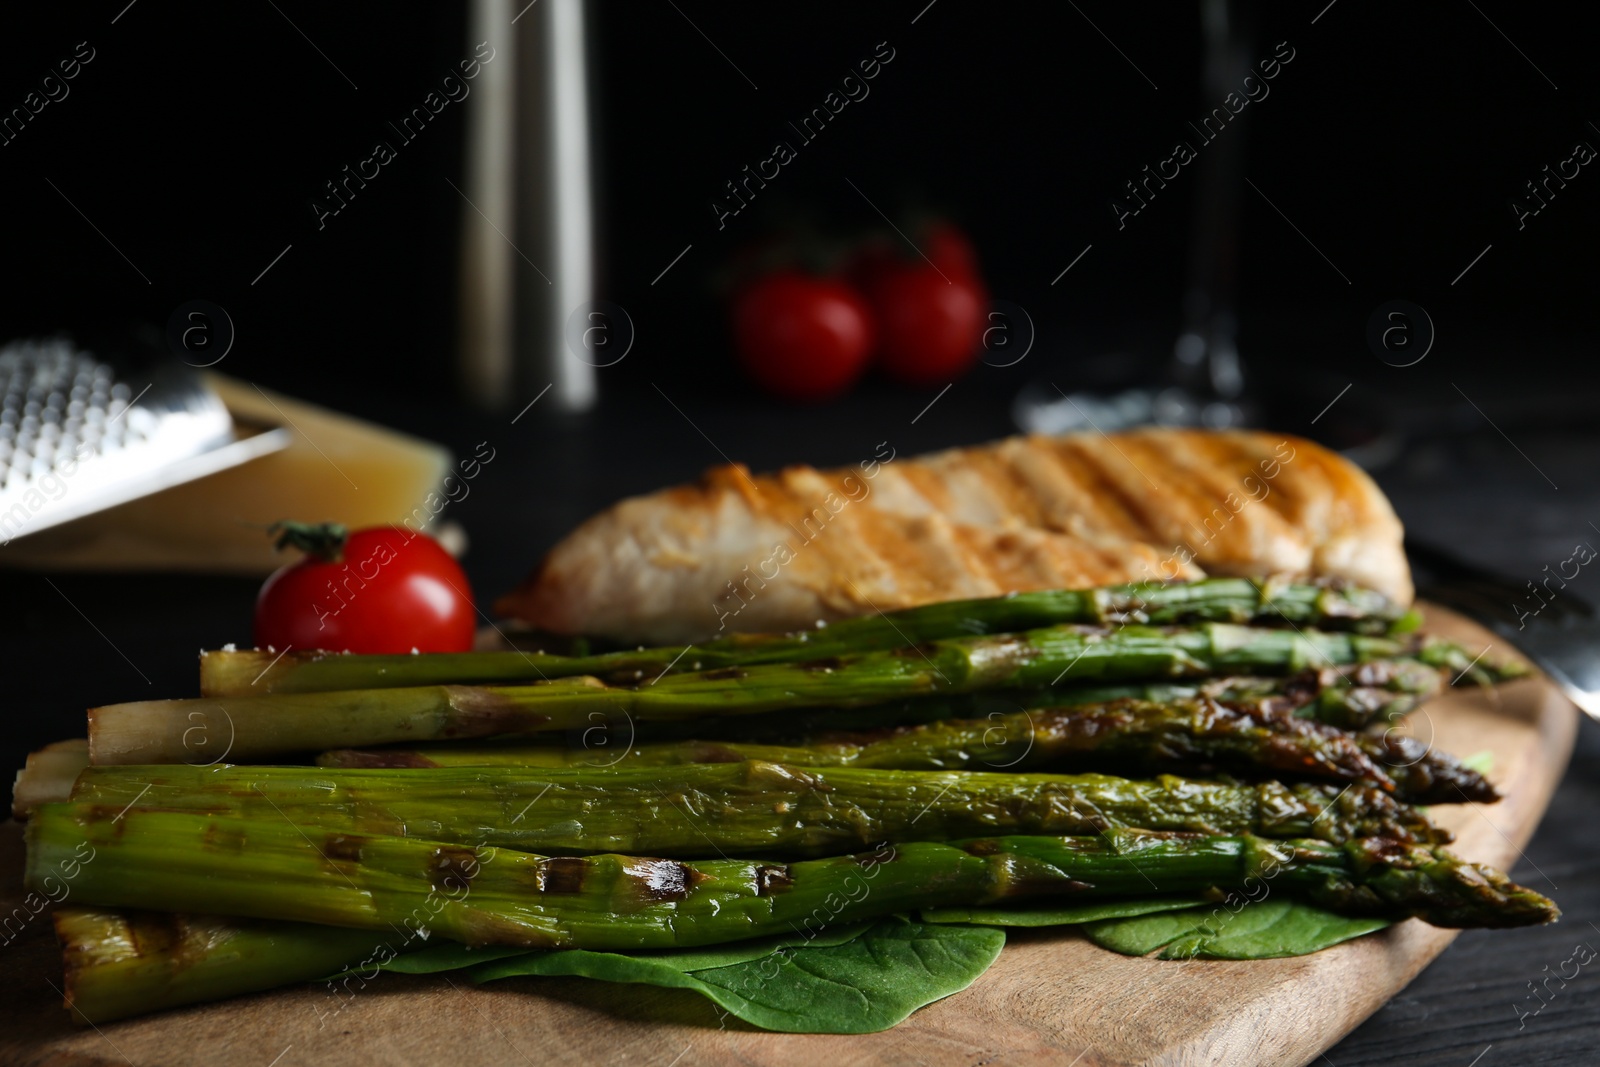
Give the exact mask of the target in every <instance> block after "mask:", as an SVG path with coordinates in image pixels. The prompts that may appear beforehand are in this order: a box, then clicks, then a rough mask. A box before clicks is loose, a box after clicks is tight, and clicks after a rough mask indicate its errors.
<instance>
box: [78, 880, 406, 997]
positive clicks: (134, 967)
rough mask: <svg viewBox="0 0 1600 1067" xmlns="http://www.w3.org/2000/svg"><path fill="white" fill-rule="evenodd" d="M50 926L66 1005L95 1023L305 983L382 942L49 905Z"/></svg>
mask: <svg viewBox="0 0 1600 1067" xmlns="http://www.w3.org/2000/svg"><path fill="white" fill-rule="evenodd" d="M55 926H56V939H57V940H58V941H60V942H61V949H62V959H63V962H64V968H63V969H64V972H65V973H64V974H63V979H64V981H63V983H62V984H63V986H64V991H65V993H66V1007H67V1008H69V1009H71V1011H72V1013H73V1017H74V1018H75V1019H76V1020H77V1021H78V1022H80V1023H84V1024H92V1025H95V1026H98V1025H100V1024H102V1023H106V1022H110V1021H111V1020H113V1019H122V1018H126V1017H127V1016H129V1015H139V1014H142V1013H144V1012H148V1011H159V1010H161V1009H163V1008H175V1007H178V1006H179V1005H182V1004H194V1003H197V1002H199V1001H206V1000H220V999H221V998H223V997H231V996H237V995H238V994H240V993H253V992H256V991H257V990H261V989H272V988H274V987H276V986H281V985H287V984H289V983H291V982H308V981H312V980H314V979H316V978H320V977H322V976H323V975H326V974H332V973H334V972H336V971H338V970H340V969H342V968H344V967H348V966H352V965H355V964H359V963H362V962H363V961H366V960H369V959H370V958H371V957H372V954H373V952H374V951H375V950H378V949H379V947H380V946H381V945H382V944H383V938H382V937H381V936H380V935H379V934H376V933H374V932H372V931H371V930H351V929H345V928H341V927H335V926H315V925H312V924H310V923H284V922H262V921H260V920H254V919H224V918H220V917H217V916H195V915H173V914H169V913H165V912H154V911H130V912H114V911H105V910H101V909H95V908H79V907H65V908H58V909H57V910H56V913H55ZM391 936H392V935H391ZM389 955H391V956H392V955H393V952H390V953H389Z"/></svg>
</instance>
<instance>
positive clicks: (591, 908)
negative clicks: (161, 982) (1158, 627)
mask: <svg viewBox="0 0 1600 1067" xmlns="http://www.w3.org/2000/svg"><path fill="white" fill-rule="evenodd" d="M27 837H28V865H27V881H28V884H29V885H30V886H34V887H37V886H38V885H39V884H40V881H41V880H42V877H43V876H44V875H46V874H48V873H49V872H51V871H52V870H54V869H55V867H56V865H57V864H59V863H61V862H64V861H66V860H67V859H69V858H72V857H74V856H75V855H78V854H79V853H78V852H77V850H79V849H81V848H83V847H84V846H86V845H87V846H88V847H90V848H92V849H93V853H92V855H93V858H92V860H90V861H89V862H85V863H83V864H82V866H81V870H80V871H79V874H78V876H77V878H76V880H75V884H74V893H75V894H76V895H75V898H74V899H78V900H81V901H82V902H83V903H85V904H91V905H100V906H109V907H127V908H139V907H151V906H157V907H161V908H170V909H174V910H178V911H194V912H213V913H218V914H224V915H235V916H242V917H245V918H259V919H279V920H286V921H291V922H314V923H326V924H328V925H333V926H346V927H353V928H358V929H366V930H384V929H388V930H392V931H394V932H396V934H397V936H404V935H403V933H402V932H403V931H406V930H410V931H416V930H418V929H419V928H424V927H425V928H427V929H428V930H430V931H431V932H437V933H438V934H440V935H442V936H444V937H447V938H451V939H453V940H458V941H463V942H465V943H467V944H508V945H517V946H522V947H526V948H540V949H545V948H589V949H612V950H617V949H621V950H627V949H667V948H681V947H691V946H696V945H707V944H715V943H718V942H724V941H730V940H740V939H744V938H750V937H760V936H763V935H768V934H773V933H779V932H790V931H793V930H796V929H812V928H820V927H823V926H826V925H828V924H830V923H846V922H855V921H859V920H863V919H868V918H874V917H877V916H881V915H888V914H894V913H897V912H903V911H906V910H909V909H912V908H931V907H956V906H962V905H967V906H973V905H981V904H990V903H995V902H998V901H1003V900H1012V899H1018V898H1024V897H1033V898H1039V897H1070V898H1072V899H1089V898H1106V897H1129V896H1144V895H1150V894H1167V893H1172V894H1176V893H1190V892H1206V891H1211V890H1216V889H1228V888H1233V887H1238V886H1241V885H1243V884H1244V881H1245V879H1246V878H1249V877H1257V878H1263V879H1270V880H1271V881H1272V883H1273V884H1274V886H1275V887H1277V886H1281V887H1282V888H1283V889H1284V890H1285V891H1287V892H1289V893H1290V894H1293V895H1296V896H1301V897H1304V898H1305V899H1307V900H1310V901H1312V902H1314V903H1317V904H1319V905H1321V906H1323V907H1326V908H1329V909H1330V910H1332V911H1336V912H1339V913H1341V914H1346V915H1363V916H1367V915H1370V916H1378V917H1382V918H1389V919H1401V918H1407V917H1416V918H1421V919H1424V920H1426V921H1428V922H1431V923H1433V924H1435V925H1440V926H1495V927H1501V926H1523V925H1530V924H1534V923H1542V922H1549V921H1551V920H1552V919H1554V918H1555V917H1556V916H1557V915H1558V914H1559V912H1558V911H1557V909H1556V907H1555V905H1554V904H1553V903H1551V902H1550V901H1549V900H1547V899H1545V898H1544V897H1543V896H1540V895H1539V894H1538V893H1535V892H1533V891H1531V890H1528V889H1524V888H1522V887H1520V886H1517V885H1515V884H1513V883H1512V882H1510V881H1509V880H1508V879H1507V878H1506V876H1505V875H1504V874H1501V873H1500V872H1498V871H1495V870H1492V869H1490V868H1486V867H1480V866H1478V865H1476V864H1470V863H1466V862H1464V861H1462V860H1460V859H1457V858H1456V857H1454V856H1452V855H1451V854H1450V853H1448V852H1445V851H1444V850H1442V849H1438V848H1434V847H1424V846H1413V845H1404V844H1401V843H1399V842H1396V841H1392V840H1382V839H1378V840H1361V841H1352V842H1347V843H1345V844H1342V845H1341V844H1333V843H1329V842H1325V841H1315V840H1309V839H1308V840H1300V841H1271V840H1267V839H1265V838H1259V837H1254V836H1251V835H1236V836H1232V835H1230V836H1196V835H1191V834H1177V835H1170V834H1153V833H1148V832H1137V831H1126V830H1118V831H1109V832H1107V833H1103V834H1100V835H1097V836H1084V837H988V838H979V839H975V840H968V841H959V842H953V843H948V844H945V843H937V842H909V843H905V844H894V845H890V844H885V845H883V846H881V847H880V848H879V849H878V850H877V851H876V852H872V853H863V854H857V855H854V856H841V857H831V858H829V859H821V860H804V861H801V862H798V863H790V864H785V863H780V862H771V861H762V860H738V859H722V860H699V861H696V862H694V863H692V864H691V863H687V862H684V861H681V860H670V859H647V858H641V857H635V856H618V855H602V856H586V857H576V856H566V857H554V858H551V857H543V856H537V855H532V854H529V853H525V852H515V851H512V850H509V849H495V848H489V847H477V846H467V845H461V844H446V843H440V842H436V841H426V840H423V839H420V838H410V837H390V836H383V835H372V834H346V833H337V832H331V831H321V830H318V829H316V828H310V829H303V828H298V827H296V826H294V825H293V824H291V823H290V822H289V821H288V820H286V819H283V818H272V819H261V820H241V819H231V818H221V817H216V816H208V815H202V814H194V813H188V812H169V811H158V810H152V809H143V808H134V809H132V810H129V811H127V812H125V813H121V814H120V815H119V814H118V813H116V812H113V811H109V810H107V809H106V808H105V807H104V806H102V805H94V804H46V805H43V806H42V807H40V808H39V809H38V811H37V812H36V813H35V814H34V817H33V819H31V820H30V821H29V823H28V829H27Z"/></svg>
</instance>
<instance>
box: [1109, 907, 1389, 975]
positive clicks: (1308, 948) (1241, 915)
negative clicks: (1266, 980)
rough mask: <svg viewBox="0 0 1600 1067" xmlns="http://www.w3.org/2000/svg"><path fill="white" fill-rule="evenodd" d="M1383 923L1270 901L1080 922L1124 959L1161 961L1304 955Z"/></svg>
mask: <svg viewBox="0 0 1600 1067" xmlns="http://www.w3.org/2000/svg"><path fill="white" fill-rule="evenodd" d="M1388 925H1389V923H1388V922H1386V921H1384V920H1382V919H1349V918H1345V917H1344V916H1342V915H1335V914H1333V913H1332V912H1329V911H1324V910H1323V909H1321V908H1318V907H1315V906H1313V905H1310V904H1302V903H1300V902H1299V901H1293V900H1286V899H1281V898H1274V899H1270V900H1262V901H1258V902H1249V903H1245V904H1244V905H1243V906H1241V907H1239V908H1238V909H1233V908H1230V907H1228V906H1227V905H1226V904H1217V905H1207V906H1203V907H1198V908H1190V909H1187V910H1184V911H1169V912H1163V913H1160V914H1151V915H1141V916H1137V917H1133V918H1125V919H1106V920H1103V921H1100V922H1091V923H1085V924H1084V927H1083V932H1084V934H1085V935H1086V936H1087V937H1088V938H1089V940H1091V941H1093V942H1094V943H1095V944H1097V945H1099V946H1100V947H1102V948H1108V949H1111V950H1112V951H1113V952H1120V953H1122V954H1123V955H1126V956H1148V955H1149V954H1150V953H1152V952H1155V951H1156V950H1157V949H1159V950H1161V958H1162V959H1167V960H1171V959H1189V958H1194V957H1199V958H1203V959H1219V960H1265V959H1274V958H1277V957H1280V956H1304V955H1306V954H1308V953H1311V952H1317V951H1319V950H1321V949H1325V948H1328V947H1330V946H1332V945H1337V944H1338V943H1339V942H1341V941H1348V940H1350V939H1351V938H1353V937H1360V936H1361V935H1362V934H1368V933H1371V932H1372V931H1374V930H1381V929H1383V928H1384V927H1386V926H1388Z"/></svg>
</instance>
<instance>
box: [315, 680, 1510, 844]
mask: <svg viewBox="0 0 1600 1067" xmlns="http://www.w3.org/2000/svg"><path fill="white" fill-rule="evenodd" d="M583 740H584V739H583V738H582V737H580V738H579V741H580V746H579V747H575V748H560V747H557V746H555V745H533V744H505V743H502V744H493V743H487V744H455V745H450V744H439V745H429V746H424V747H420V748H410V749H369V750H359V749H339V750H335V751H332V752H325V753H323V754H322V755H321V756H319V757H318V758H317V763H318V764H319V765H321V766H324V767H523V768H534V767H550V768H553V767H575V768H587V769H589V770H591V771H598V770H604V769H607V768H611V767H617V768H622V767H641V766H649V767H661V766H672V765H678V764H692V763H730V762H736V761H739V760H764V761H767V762H770V763H786V764H794V765H797V766H804V767H861V768H867V767H872V768H885V769H899V770H969V771H1022V770H1035V769H1041V768H1044V769H1049V770H1053V771H1088V770H1091V769H1101V770H1104V769H1106V768H1108V767H1116V768H1119V769H1132V770H1138V771H1144V772H1151V771H1176V770H1178V769H1180V768H1190V769H1193V768H1194V767H1196V766H1211V767H1216V768H1219V769H1222V770H1226V771H1232V772H1239V773H1245V774H1255V775H1261V774H1272V775H1281V776H1284V777H1288V778H1310V779H1316V780H1324V781H1336V782H1360V783H1365V784H1367V785H1372V786H1377V787H1379V788H1381V789H1383V790H1390V791H1393V792H1394V794H1395V796H1396V797H1397V798H1398V799H1400V800H1405V801H1410V802H1414V803H1424V804H1450V803H1456V802H1459V801H1461V800H1463V799H1466V800H1473V801H1484V802H1486V801H1492V800H1496V799H1498V794H1497V793H1496V792H1495V790H1494V787H1493V786H1492V785H1490V784H1489V782H1488V781H1487V780H1486V779H1484V777H1483V776H1482V775H1481V774H1479V773H1478V772H1476V771H1474V770H1472V769H1471V768H1468V767H1464V766H1462V765H1461V764H1460V762H1459V761H1457V760H1455V759H1454V758H1453V757H1451V756H1449V755H1447V754H1446V753H1442V752H1434V751H1430V750H1428V749H1426V748H1418V747H1417V745H1416V743H1415V742H1411V741H1407V740H1404V739H1401V738H1399V737H1390V738H1387V739H1380V738H1377V737H1369V736H1365V735H1352V734H1349V733H1346V732H1345V731H1342V730H1339V729H1336V728H1334V727H1331V726H1326V725H1324V724H1322V723H1320V722H1315V721H1312V720H1309V719H1302V718H1298V717H1296V716H1294V715H1292V714H1290V713H1287V712H1285V711H1282V710H1278V709H1274V708H1271V707H1264V706H1261V705H1256V706H1253V707H1250V708H1248V709H1241V708H1239V707H1237V706H1231V705H1228V704H1224V703H1221V702H1218V701H1216V700H1213V699H1211V698H1209V697H1189V698H1183V699H1179V700H1173V701H1170V702H1168V703H1164V704H1158V703H1152V702H1149V701H1136V700H1118V701H1112V702H1110V703H1105V704H1089V705H1085V706H1082V707H1061V708H1031V709H1025V710H1022V711H1016V712H1011V713H1009V714H1004V713H1000V712H995V713H993V714H991V715H990V716H989V717H988V718H985V719H947V720H939V721H935V722H930V723H923V724H921V725H914V726H903V727H897V728H893V729H888V730H868V731H854V732H832V733H822V734H819V735H816V736H814V737H811V738H807V739H804V740H802V741H799V742H795V743H792V744H767V743H752V742H745V741H734V740H727V741H723V740H703V741H702V740H685V741H655V742H639V743H634V744H627V743H626V742H627V741H628V740H629V739H627V738H623V739H622V741H623V743H622V744H612V743H611V742H613V741H615V740H617V739H616V738H613V737H611V736H609V735H606V736H603V737H602V738H601V740H603V741H604V742H606V743H605V744H604V745H601V746H597V747H584V746H583V745H582V744H581V742H582V741H583ZM1458 789H1459V790H1460V792H1459V793H1458V792H1457V790H1458ZM1318 836H1325V835H1318Z"/></svg>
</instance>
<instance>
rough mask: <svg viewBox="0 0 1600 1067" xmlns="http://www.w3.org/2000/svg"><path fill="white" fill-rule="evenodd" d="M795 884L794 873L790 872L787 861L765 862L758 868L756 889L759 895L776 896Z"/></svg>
mask: <svg viewBox="0 0 1600 1067" xmlns="http://www.w3.org/2000/svg"><path fill="white" fill-rule="evenodd" d="M793 886H794V875H792V874H791V873H790V871H789V865H788V864H787V863H783V864H767V863H764V864H762V865H761V866H759V867H757V868H756V876H755V889H756V896H758V897H770V896H776V895H777V894H779V893H782V892H785V891H787V890H789V889H791V888H793Z"/></svg>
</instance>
